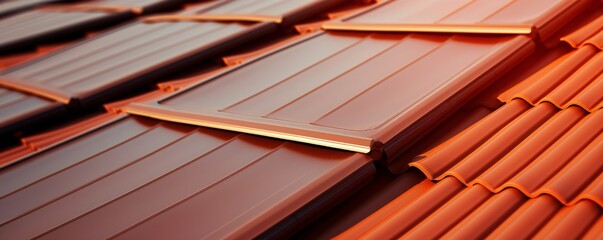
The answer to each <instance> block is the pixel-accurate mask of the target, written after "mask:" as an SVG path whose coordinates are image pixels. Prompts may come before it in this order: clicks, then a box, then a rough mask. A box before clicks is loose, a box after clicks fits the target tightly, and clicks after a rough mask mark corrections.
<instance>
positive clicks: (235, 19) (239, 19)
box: [143, 14, 283, 24]
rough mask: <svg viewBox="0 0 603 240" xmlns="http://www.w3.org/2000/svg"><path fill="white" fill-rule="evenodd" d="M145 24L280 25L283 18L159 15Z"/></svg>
mask: <svg viewBox="0 0 603 240" xmlns="http://www.w3.org/2000/svg"><path fill="white" fill-rule="evenodd" d="M143 21H144V22H147V23H155V22H182V21H219V22H274V23H279V24H280V23H282V22H283V17H280V16H269V15H261V14H200V15H188V16H187V15H160V16H153V17H147V18H144V19H143Z"/></svg>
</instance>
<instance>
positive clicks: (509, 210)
mask: <svg viewBox="0 0 603 240" xmlns="http://www.w3.org/2000/svg"><path fill="white" fill-rule="evenodd" d="M414 188H416V189H417V190H416V191H415V190H414V189H411V190H409V191H407V193H408V194H409V195H408V196H407V195H406V194H407V193H405V194H403V195H401V196H400V197H398V198H397V199H395V200H394V201H392V202H391V203H389V204H388V205H386V206H385V207H383V208H381V209H380V210H379V211H377V212H375V213H374V214H373V215H371V216H370V217H368V218H366V219H364V220H363V221H362V222H360V223H358V224H357V225H356V226H354V227H353V228H351V229H349V230H348V231H346V232H344V233H342V234H341V235H339V236H338V237H337V238H336V239H358V238H372V239H385V238H388V239H391V238H400V239H438V238H441V239H528V238H534V239H550V238H559V239H570V238H571V239H577V238H583V239H598V238H601V230H602V229H601V222H602V220H601V219H603V210H602V209H601V207H600V206H598V205H597V204H596V203H594V202H592V201H590V200H583V201H580V202H578V203H576V204H575V205H573V206H564V205H563V204H561V203H560V202H559V201H557V200H556V199H554V198H552V197H551V196H548V195H543V196H539V197H535V198H528V197H526V196H525V195H524V194H523V193H521V192H519V191H518V190H517V189H515V188H509V189H505V190H503V191H501V192H499V193H496V194H494V193H492V192H491V191H489V190H488V189H486V188H484V187H483V186H482V185H472V186H470V187H465V185H464V184H462V183H461V182H460V181H458V179H456V178H454V177H447V178H444V179H443V180H442V181H439V182H437V183H432V182H430V181H428V180H426V181H425V182H423V183H420V184H417V185H416V186H415V187H414ZM411 195H412V196H411ZM409 197H411V199H412V200H411V202H410V203H408V202H407V201H405V198H409Z"/></svg>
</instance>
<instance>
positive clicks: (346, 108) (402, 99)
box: [126, 1, 584, 157]
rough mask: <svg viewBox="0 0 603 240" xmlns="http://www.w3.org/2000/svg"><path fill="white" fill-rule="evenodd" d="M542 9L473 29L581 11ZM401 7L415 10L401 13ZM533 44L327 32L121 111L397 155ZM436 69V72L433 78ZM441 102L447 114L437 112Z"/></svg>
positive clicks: (566, 4)
mask: <svg viewBox="0 0 603 240" xmlns="http://www.w3.org/2000/svg"><path fill="white" fill-rule="evenodd" d="M478 3H479V4H482V5H483V4H486V2H481V1H476V2H471V3H469V2H465V1H446V4H444V5H442V2H440V1H427V2H425V1H423V2H421V3H418V2H407V1H391V2H386V3H384V4H381V5H378V6H377V7H375V8H373V9H372V10H371V11H368V12H366V13H364V14H360V15H357V16H355V17H352V18H351V19H348V20H346V21H347V22H355V21H358V22H363V21H368V20H366V19H370V21H373V22H382V21H385V22H387V21H390V20H391V19H389V17H392V16H393V15H392V10H393V9H404V10H405V11H409V13H407V14H406V15H408V19H410V20H411V21H412V20H416V21H422V20H421V19H422V17H425V15H421V14H418V13H422V11H428V10H429V9H431V8H435V6H438V8H437V9H438V10H442V11H441V12H440V11H431V12H430V14H429V16H428V17H429V19H430V21H437V20H438V19H442V18H446V17H449V16H450V14H451V13H457V12H458V11H460V10H459V9H463V11H464V10H465V7H466V8H467V9H472V8H475V7H476V6H477V5H479V4H478ZM548 3H550V4H546V5H534V3H532V2H528V1H514V2H509V3H507V4H502V6H498V7H497V6H496V5H493V6H490V8H489V9H488V10H484V11H485V12H484V13H483V14H481V15H483V16H480V15H479V14H478V15H476V16H473V17H474V18H473V19H471V21H474V20H475V19H489V18H490V17H491V18H492V19H498V20H501V21H503V20H505V19H506V21H510V22H514V21H520V20H518V19H521V20H522V21H523V20H525V21H528V20H526V19H529V21H531V22H537V23H534V24H539V26H541V25H543V24H545V23H546V24H548V25H547V26H551V25H554V24H556V23H554V22H557V21H558V20H559V18H568V17H570V15H569V14H570V13H571V12H572V11H574V7H576V8H579V6H582V7H584V4H583V3H576V2H571V1H552V2H548ZM404 4H409V6H413V7H414V8H412V9H407V8H403V7H402V5H404ZM438 4H439V5H438ZM472 4H477V5H476V6H473V5H472ZM578 5H579V6H578ZM545 6H546V7H545ZM497 9H498V10H500V9H503V10H500V11H498V10H497ZM517 9H524V10H525V12H523V13H522V14H525V15H522V14H520V13H516V14H511V13H510V12H511V11H512V10H513V11H515V12H516V11H517ZM528 9H529V10H528ZM561 10H566V11H564V12H563V14H562V13H561V12H560V11H561ZM467 11H468V10H467ZM461 12H462V11H461ZM528 12H529V14H528ZM412 13H417V14H412ZM396 14H397V13H396ZM493 14H494V15H493ZM402 15H404V14H402ZM388 16H389V17H388ZM396 16H397V15H396ZM388 19H389V20H388ZM552 19H555V20H554V21H553V20H552ZM424 20H427V19H424ZM392 21H393V20H392ZM395 21H398V20H395ZM400 21H402V20H400ZM468 21H469V20H468ZM531 43H532V42H531V40H530V38H529V37H528V36H483V35H477V36H476V35H428V34H408V35H407V34H392V33H374V32H366V33H365V32H362V33H358V32H342V31H335V32H327V33H324V34H317V35H315V36H310V37H308V38H307V40H305V41H300V42H297V43H295V44H292V45H290V46H287V47H283V48H280V49H277V50H275V51H274V52H273V53H272V54H269V55H267V56H265V57H264V58H262V59H258V61H255V62H252V63H249V64H244V65H242V66H240V67H237V68H235V69H234V70H232V71H229V72H227V73H225V74H222V75H221V76H218V77H216V78H215V79H213V80H212V81H211V82H207V83H204V84H200V85H198V86H195V87H191V88H189V89H187V90H186V91H185V92H184V93H181V94H175V95H174V96H172V97H168V98H166V99H164V100H161V101H158V103H157V104H147V105H144V106H142V105H136V106H131V107H129V108H128V107H127V108H126V111H127V112H129V113H131V114H136V115H142V116H147V117H153V118H158V119H162V120H166V121H175V122H182V123H187V124H194V125H200V126H206V127H212V128H220V129H226V130H230V131H240V132H244V133H250V134H258V135H263V136H269V137H275V138H281V139H286V140H293V141H300V142H304V143H310V144H316V145H321V146H327V147H332V148H339V149H344V150H349V151H357V152H363V153H368V152H371V153H372V154H374V155H375V156H376V157H379V156H380V154H379V153H381V152H383V151H384V150H383V149H386V150H385V151H386V152H387V153H388V154H394V153H395V151H396V149H397V148H399V147H398V146H391V145H392V143H394V142H395V143H396V144H397V145H403V144H402V143H400V142H404V141H405V140H401V139H410V138H412V137H417V136H416V135H419V134H420V132H421V129H422V128H424V126H422V125H425V123H422V122H421V121H424V120H423V119H438V118H439V117H440V116H442V115H446V114H447V112H446V111H447V110H448V111H450V110H452V109H454V107H455V105H454V104H455V103H459V102H462V101H463V100H462V99H463V97H467V96H472V95H474V94H476V91H477V90H478V89H479V88H480V86H483V85H485V84H488V83H489V82H490V81H491V80H492V77H493V76H494V75H496V73H499V72H503V71H505V70H507V69H508V68H509V67H511V66H512V65H514V64H516V63H517V61H518V60H519V59H521V58H522V57H523V56H525V55H524V54H527V53H528V52H530V51H531V50H532V49H531V48H532V47H533V46H532V45H531ZM450 56H455V57H454V59H451V58H450ZM285 62H286V63H287V64H286V65H285V64H283V63H285ZM281 65H282V67H279V68H277V69H275V68H274V66H281ZM434 65H435V66H439V69H438V71H431V70H429V69H430V68H431V67H432V66H434ZM447 102H448V103H447ZM445 104H451V106H449V107H448V108H444V107H442V108H438V106H442V105H445ZM406 130H408V131H411V132H412V133H407V131H406ZM413 134H414V135H413ZM375 152H377V153H375Z"/></svg>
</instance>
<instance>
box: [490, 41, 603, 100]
mask: <svg viewBox="0 0 603 240" xmlns="http://www.w3.org/2000/svg"><path fill="white" fill-rule="evenodd" d="M602 61H603V54H602V53H601V52H600V51H599V50H598V49H596V48H594V47H592V46H590V45H586V46H583V47H580V48H578V49H576V50H575V51H572V52H570V53H568V54H566V55H564V56H562V57H560V58H559V59H557V60H556V61H554V62H552V63H550V64H549V65H547V66H546V67H544V68H542V69H541V70H540V71H539V72H537V73H535V74H533V75H532V76H530V78H529V79H526V80H525V81H524V82H523V83H522V84H518V85H517V86H516V87H514V88H512V89H510V90H508V91H507V92H505V93H503V94H501V95H500V97H499V99H500V100H501V101H503V102H509V101H510V100H511V99H515V98H521V99H524V100H526V101H528V102H529V103H531V104H536V103H539V102H550V103H552V104H554V105H556V106H557V107H559V108H567V107H568V106H571V105H578V106H582V107H584V109H585V110H587V111H594V110H596V109H597V106H599V105H601V104H602V103H601V101H602V100H603V99H602V98H601V97H599V96H598V95H597V94H595V92H596V91H597V90H598V89H599V88H600V87H601V86H600V85H601V83H600V82H601V81H602V80H601V78H602V76H603V75H601V74H603V70H601V68H600V66H601V64H602Z"/></svg>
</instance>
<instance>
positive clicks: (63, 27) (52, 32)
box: [0, 0, 180, 52]
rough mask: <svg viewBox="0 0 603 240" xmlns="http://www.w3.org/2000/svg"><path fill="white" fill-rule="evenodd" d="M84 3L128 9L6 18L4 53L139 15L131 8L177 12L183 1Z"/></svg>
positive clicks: (1, 29) (0, 46)
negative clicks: (174, 10)
mask: <svg viewBox="0 0 603 240" xmlns="http://www.w3.org/2000/svg"><path fill="white" fill-rule="evenodd" d="M82 4H84V5H86V6H95V7H97V6H120V7H125V8H126V9H124V10H123V11H117V12H115V11H82V10H61V9H53V8H48V9H44V8H41V9H36V10H32V11H28V12H24V13H20V14H17V15H13V16H10V17H7V18H4V19H2V20H0V35H2V36H3V37H2V39H0V52H4V51H7V50H11V49H13V48H16V47H17V48H18V47H26V46H31V45H34V44H38V43H40V42H43V41H48V40H52V39H54V38H58V37H60V36H68V35H69V34H74V33H75V34H77V33H81V32H83V31H86V30H93V29H94V28H95V27H100V26H110V25H112V24H115V23H119V22H122V21H125V20H127V19H130V18H132V17H134V16H136V14H134V13H133V12H132V11H131V10H128V9H127V8H128V7H131V8H140V9H142V11H143V13H153V12H157V11H160V10H169V9H173V8H174V7H177V6H179V4H180V1H165V0H98V1H92V2H86V3H82ZM72 5H75V4H71V5H61V6H65V8H68V7H69V6H72ZM145 11H146V12H145Z"/></svg>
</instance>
